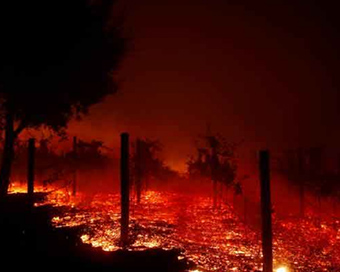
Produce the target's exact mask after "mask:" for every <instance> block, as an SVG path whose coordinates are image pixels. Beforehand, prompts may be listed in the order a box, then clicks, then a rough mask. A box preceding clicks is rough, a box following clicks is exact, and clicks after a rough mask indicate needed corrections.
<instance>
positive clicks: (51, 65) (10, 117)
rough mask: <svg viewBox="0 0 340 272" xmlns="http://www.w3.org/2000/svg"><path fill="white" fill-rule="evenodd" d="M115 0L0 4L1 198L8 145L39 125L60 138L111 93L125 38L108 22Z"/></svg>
mask: <svg viewBox="0 0 340 272" xmlns="http://www.w3.org/2000/svg"><path fill="white" fill-rule="evenodd" d="M113 2H114V1H111V0H106V1H86V0H79V1H68V0H57V1H44V0H37V1H4V2H2V3H1V8H0V25H1V26H0V32H1V35H2V41H1V45H0V57H1V64H0V101H1V108H0V110H1V118H2V123H3V125H4V130H5V139H4V150H3V156H2V164H1V170H0V195H1V196H4V195H6V194H7V190H8V186H9V179H10V174H11V165H12V162H13V157H14V144H15V141H16V140H17V139H18V136H19V135H20V133H21V132H22V131H23V130H24V129H27V128H39V127H41V126H45V127H48V128H49V129H51V130H53V131H55V132H57V133H62V132H63V131H64V129H65V128H66V126H67V123H68V121H69V120H70V119H71V118H73V117H78V118H80V117H81V116H82V115H83V114H86V113H87V112H88V109H89V107H90V106H91V105H93V104H96V103H98V102H100V101H101V100H102V99H103V98H104V97H105V96H106V95H108V94H112V93H114V92H115V91H116V90H117V86H116V84H115V83H114V82H115V81H114V79H113V71H115V70H116V69H117V68H118V64H119V62H120V60H121V58H122V55H123V52H124V44H125V39H124V38H123V37H122V35H121V33H120V31H119V28H118V27H117V24H114V23H113V22H112V20H111V18H112V16H111V15H112V14H111V10H112V4H113Z"/></svg>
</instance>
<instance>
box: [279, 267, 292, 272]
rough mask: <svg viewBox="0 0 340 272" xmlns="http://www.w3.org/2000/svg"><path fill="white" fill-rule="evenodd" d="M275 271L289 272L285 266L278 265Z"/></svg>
mask: <svg viewBox="0 0 340 272" xmlns="http://www.w3.org/2000/svg"><path fill="white" fill-rule="evenodd" d="M276 272H289V270H288V268H287V267H279V268H278V269H276Z"/></svg>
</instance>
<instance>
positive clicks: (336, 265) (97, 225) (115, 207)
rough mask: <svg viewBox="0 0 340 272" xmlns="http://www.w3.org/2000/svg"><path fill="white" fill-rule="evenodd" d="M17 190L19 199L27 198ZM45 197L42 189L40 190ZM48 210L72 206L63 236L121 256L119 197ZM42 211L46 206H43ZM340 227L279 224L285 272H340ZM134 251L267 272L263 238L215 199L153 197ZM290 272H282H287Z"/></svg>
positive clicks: (135, 211)
mask: <svg viewBox="0 0 340 272" xmlns="http://www.w3.org/2000/svg"><path fill="white" fill-rule="evenodd" d="M24 190H25V189H24V188H21V187H20V186H13V187H12V189H11V191H12V193H13V192H20V191H24ZM38 190H40V191H42V190H43V189H42V188H38ZM50 191H51V193H50V194H49V196H48V199H47V201H46V202H45V203H43V204H42V205H45V204H52V205H56V206H65V209H64V214H63V215H61V216H58V217H54V218H53V224H54V226H55V227H56V228H64V227H75V226H78V227H79V226H80V227H82V229H83V233H82V235H81V237H80V238H81V240H82V241H83V242H84V243H87V244H91V245H92V246H93V247H99V248H102V249H103V250H104V251H115V250H118V249H119V243H118V242H119V236H120V229H119V218H120V205H119V204H120V201H119V196H118V194H97V195H93V196H91V197H90V196H88V195H81V194H80V195H79V196H78V197H76V198H72V197H70V196H69V194H68V192H67V191H66V190H64V189H62V190H54V191H53V190H50ZM39 205H40V204H39ZM339 229H340V221H339V220H338V219H335V218H331V217H329V218H328V219H320V218H319V217H318V216H316V215H314V216H312V215H309V217H308V218H306V219H304V220H297V219H294V218H291V219H289V218H286V219H285V220H284V221H282V220H278V219H277V218H275V219H274V265H275V268H276V269H277V271H301V272H307V271H308V272H310V271H315V272H317V271H340V231H339ZM130 238H131V241H130V247H129V250H145V249H148V248H163V249H174V248H175V249H179V250H180V251H181V256H180V257H179V258H187V259H188V260H191V261H193V262H194V263H195V264H196V265H197V267H198V270H197V271H261V246H260V233H259V232H258V231H257V230H256V228H253V227H251V226H249V225H245V224H244V223H243V222H242V220H240V219H239V217H238V216H237V213H236V212H234V211H233V209H232V208H231V206H229V205H227V204H224V205H222V206H221V208H220V209H219V210H214V209H213V208H212V200H211V199H210V198H209V197H203V196H201V197H197V196H195V197H190V196H189V195H187V194H180V193H173V192H172V193H170V192H156V191H148V192H147V193H146V194H145V195H144V196H143V199H142V204H141V205H140V206H137V205H136V204H134V203H132V204H131V223H130ZM283 267H284V268H286V270H282V269H281V270H280V269H279V268H283Z"/></svg>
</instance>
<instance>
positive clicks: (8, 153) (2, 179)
mask: <svg viewBox="0 0 340 272" xmlns="http://www.w3.org/2000/svg"><path fill="white" fill-rule="evenodd" d="M13 123H14V121H13V116H12V114H10V113H8V114H7V115H6V128H5V145H4V150H3V156H2V162H1V170H0V197H4V196H6V195H7V192H8V187H9V178H10V175H11V168H12V162H13V158H14V141H15V138H16V137H15V133H14V129H13V126H14V124H13Z"/></svg>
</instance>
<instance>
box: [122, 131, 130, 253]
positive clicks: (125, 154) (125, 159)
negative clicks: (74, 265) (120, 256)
mask: <svg viewBox="0 0 340 272" xmlns="http://www.w3.org/2000/svg"><path fill="white" fill-rule="evenodd" d="M120 190H121V232H120V240H121V241H120V242H121V245H122V246H123V247H126V246H127V245H128V242H129V134H128V133H122V134H121V157H120Z"/></svg>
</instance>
